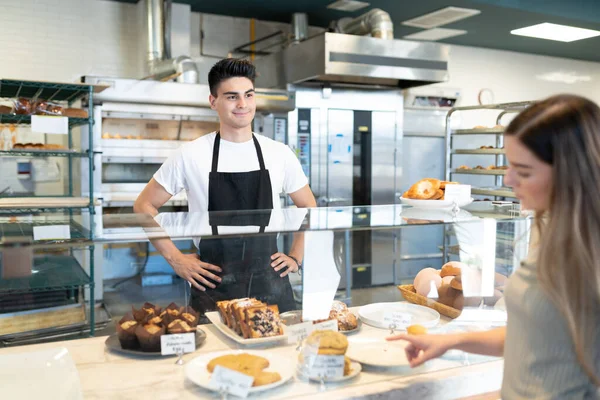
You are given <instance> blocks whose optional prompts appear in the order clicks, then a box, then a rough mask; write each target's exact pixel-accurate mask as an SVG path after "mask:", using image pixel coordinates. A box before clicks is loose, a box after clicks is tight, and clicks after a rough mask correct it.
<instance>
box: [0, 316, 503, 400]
mask: <svg viewBox="0 0 600 400" xmlns="http://www.w3.org/2000/svg"><path fill="white" fill-rule="evenodd" d="M201 328H202V329H203V330H204V332H205V333H206V336H207V338H206V340H205V342H204V343H203V344H202V346H201V347H199V348H198V349H197V350H196V352H194V353H190V354H186V355H185V356H184V357H183V360H184V362H185V363H184V365H176V364H175V361H176V360H177V358H176V357H174V358H173V357H167V358H165V357H158V358H142V357H131V356H124V355H121V354H118V353H113V352H111V351H109V350H107V349H106V347H105V341H106V339H107V338H106V337H97V338H89V339H79V340H72V341H63V342H54V343H45V344H39V345H30V346H22V347H14V348H5V349H0V358H1V357H2V356H4V355H10V354H22V353H27V352H34V351H40V350H47V349H52V348H60V347H64V348H66V349H67V350H68V351H69V353H70V355H71V357H72V359H73V361H74V363H75V365H76V367H77V370H78V373H79V379H80V382H81V388H82V391H83V398H85V399H137V398H143V397H146V396H148V397H149V398H156V399H178V400H182V399H206V398H219V396H218V395H217V394H216V393H213V392H210V391H207V390H204V389H202V388H200V387H198V386H196V385H195V384H194V383H192V382H189V381H187V380H186V378H185V374H184V370H185V366H186V364H187V363H189V362H190V361H191V360H192V359H194V358H195V357H197V356H200V355H203V354H207V353H211V352H216V351H223V350H237V349H245V348H243V347H240V345H238V344H237V343H236V342H234V341H233V340H230V339H228V338H227V337H225V336H223V335H222V334H221V332H219V331H218V330H217V328H216V327H215V326H213V325H202V326H201ZM388 334H389V331H387V330H381V329H377V328H373V327H370V326H368V325H366V324H363V325H362V328H361V330H360V331H359V332H357V333H356V334H353V335H350V336H348V340H349V342H350V347H352V346H361V345H362V344H364V343H369V342H373V341H381V340H384V338H385V337H386V336H387V335H388ZM393 345H394V346H402V344H401V343H400V342H394V343H393ZM248 350H255V351H261V352H268V353H271V354H273V355H279V356H283V357H286V358H289V360H290V363H295V362H296V360H297V355H298V353H297V350H296V346H295V345H285V346H279V347H263V348H260V347H252V348H250V349H248ZM20 359H23V357H20ZM1 365H2V363H1V362H0V366H1ZM502 366H503V361H502V360H499V359H493V358H489V357H480V356H473V355H466V354H464V353H456V352H455V353H454V354H453V357H446V358H442V359H437V360H432V361H430V362H428V363H427V364H426V365H424V366H422V367H419V368H416V369H410V368H409V367H402V368H396V369H379V368H376V367H369V366H367V365H363V370H362V372H361V373H360V374H359V375H358V376H357V377H356V378H354V379H353V380H350V381H347V382H345V383H338V384H327V385H326V387H325V388H324V389H323V388H321V386H320V384H319V383H308V382H307V381H303V380H301V379H300V378H298V377H297V376H294V377H293V378H292V380H290V381H289V382H287V383H286V384H284V385H282V386H280V387H278V388H275V389H273V390H270V391H266V392H262V393H257V394H255V395H254V396H250V397H251V398H261V399H288V398H309V397H310V398H311V399H314V398H317V399H325V398H326V399H328V400H331V399H345V398H377V399H388V398H389V399H397V398H421V399H450V398H453V399H454V398H467V397H470V396H479V395H482V394H484V393H488V394H489V393H490V392H495V391H497V390H499V388H500V384H501V378H502ZM2 376H7V375H6V374H1V373H0V377H2ZM36 380H37V379H36V378H35V376H30V377H28V381H29V382H30V383H34V384H35V382H36ZM40 384H41V382H40ZM489 398H499V396H498V395H496V394H495V393H494V394H492V396H491V397H489Z"/></svg>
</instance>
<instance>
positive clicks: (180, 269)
mask: <svg viewBox="0 0 600 400" xmlns="http://www.w3.org/2000/svg"><path fill="white" fill-rule="evenodd" d="M171 197H173V196H172V195H171V194H170V193H169V192H167V191H166V190H165V188H164V187H162V185H161V184H160V183H158V182H157V181H156V180H155V179H154V178H152V179H151V180H150V182H148V184H147V185H146V187H145V188H144V190H143V191H142V193H140V195H139V196H138V198H137V200H136V201H135V203H134V204H133V212H135V213H138V214H149V215H151V216H152V217H153V218H154V217H156V215H158V209H159V208H160V207H162V206H163V205H164V204H165V203H166V202H167V201H169V199H170V198H171ZM157 225H158V224H157ZM150 242H151V243H152V244H153V245H154V247H156V250H158V252H159V253H160V254H161V255H162V256H163V257H164V258H165V259H166V260H167V262H168V263H169V264H170V265H171V267H173V270H174V271H175V273H176V274H177V275H179V276H180V277H182V278H183V279H185V280H186V281H188V282H190V283H191V284H192V285H193V286H194V287H196V288H197V289H198V290H202V291H204V290H205V287H210V288H213V289H214V287H215V285H214V284H212V283H211V282H210V281H208V280H206V279H205V277H208V278H211V279H212V280H214V281H217V282H220V281H221V278H219V277H218V276H216V275H214V274H213V273H211V272H210V270H212V271H214V272H221V269H220V268H219V267H217V266H215V265H212V264H208V263H205V262H202V261H200V259H199V258H198V256H197V255H196V254H183V253H182V252H181V251H180V250H179V249H178V248H177V246H175V243H173V241H172V240H171V239H169V238H163V239H153V240H151V241H150Z"/></svg>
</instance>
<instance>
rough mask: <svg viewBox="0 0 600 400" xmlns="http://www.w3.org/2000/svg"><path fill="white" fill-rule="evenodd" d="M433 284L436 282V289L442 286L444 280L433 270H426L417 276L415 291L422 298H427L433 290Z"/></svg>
mask: <svg viewBox="0 0 600 400" xmlns="http://www.w3.org/2000/svg"><path fill="white" fill-rule="evenodd" d="M431 282H434V284H435V287H436V289H437V288H439V287H440V286H442V278H441V277H440V275H439V274H438V271H436V270H435V269H433V268H424V269H422V270H421V271H419V273H418V274H417V276H415V280H414V283H413V285H414V287H415V291H416V292H417V293H418V294H420V295H421V296H427V295H428V294H429V291H430V290H431Z"/></svg>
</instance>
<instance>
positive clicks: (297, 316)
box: [279, 310, 362, 335]
mask: <svg viewBox="0 0 600 400" xmlns="http://www.w3.org/2000/svg"><path fill="white" fill-rule="evenodd" d="M350 312H352V311H350ZM352 313H353V314H354V315H356V319H357V325H356V328H354V329H351V330H348V331H339V332H340V333H343V334H344V335H352V334H353V333H356V332H358V331H360V328H361V327H362V321H361V320H360V318H358V315H357V314H356V313H355V312H352ZM279 318H281V322H283V324H284V325H287V326H291V325H296V324H299V323H301V322H302V311H300V310H296V311H288V312H284V313H283V314H280V315H279Z"/></svg>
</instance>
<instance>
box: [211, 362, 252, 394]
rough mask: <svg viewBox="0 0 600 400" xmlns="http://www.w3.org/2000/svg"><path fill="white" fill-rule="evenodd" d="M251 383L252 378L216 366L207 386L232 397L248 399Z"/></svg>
mask: <svg viewBox="0 0 600 400" xmlns="http://www.w3.org/2000/svg"><path fill="white" fill-rule="evenodd" d="M252 383H254V377H252V376H249V375H246V374H242V373H241V372H237V371H232V370H230V369H228V368H225V367H221V366H220V365H217V366H216V367H215V370H214V371H213V373H212V375H211V376H210V381H209V382H208V386H210V387H212V388H213V389H215V390H218V391H219V392H221V391H223V392H225V393H227V394H231V395H233V396H239V397H248V391H249V390H250V388H251V387H252Z"/></svg>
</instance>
